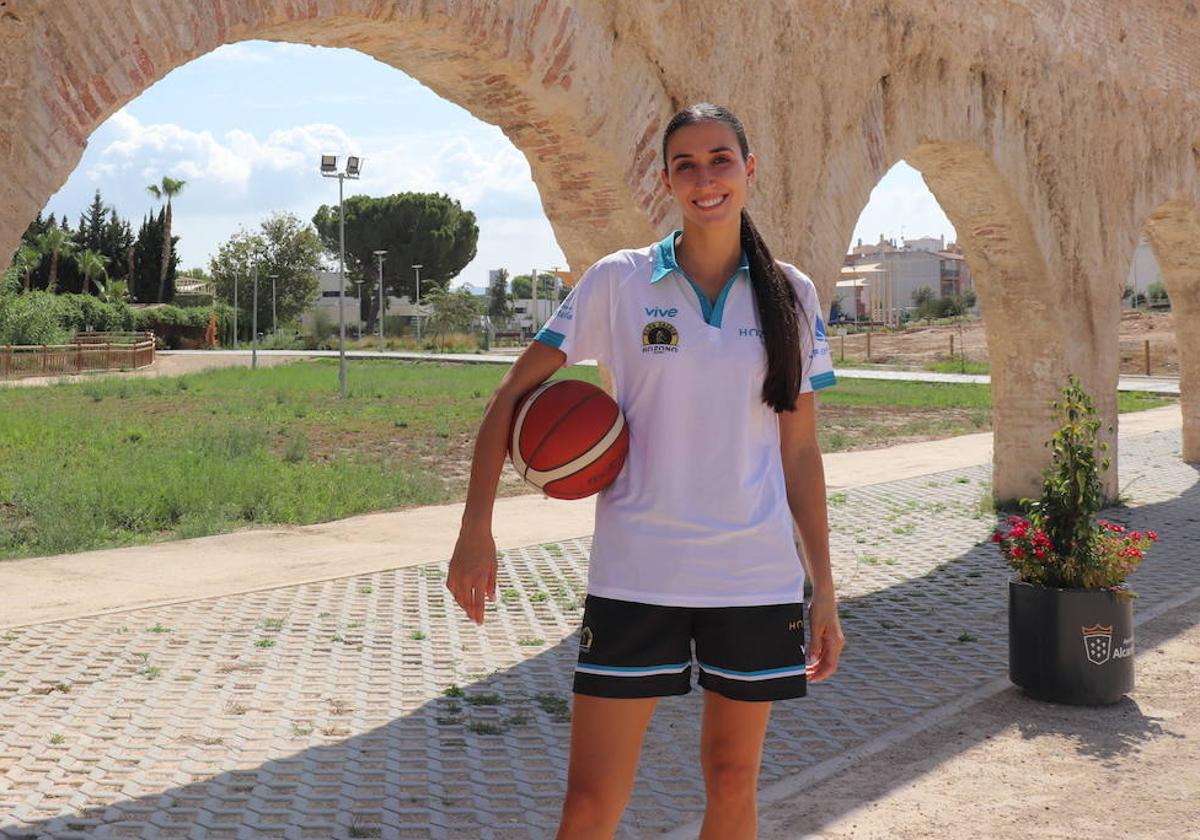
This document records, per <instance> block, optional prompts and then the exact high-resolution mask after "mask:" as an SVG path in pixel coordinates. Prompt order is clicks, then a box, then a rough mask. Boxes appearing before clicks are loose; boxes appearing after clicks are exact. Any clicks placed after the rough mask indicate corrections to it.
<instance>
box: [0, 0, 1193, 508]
mask: <svg viewBox="0 0 1200 840" xmlns="http://www.w3.org/2000/svg"><path fill="white" fill-rule="evenodd" d="M249 38H269V39H277V40H285V41H293V42H299V43H309V44H321V45H328V46H342V47H353V48H355V49H359V50H362V51H364V52H366V53H369V54H370V55H372V56H374V57H376V58H378V59H379V60H381V61H384V62H387V63H389V64H391V65H393V66H395V67H397V68H399V69H401V70H403V71H404V72H406V73H409V74H411V75H413V76H414V77H416V78H417V79H419V80H421V81H422V82H423V83H425V84H427V85H429V86H430V87H431V88H432V89H433V90H435V91H437V92H438V93H439V94H440V95H442V96H444V97H446V98H447V99H450V100H452V101H455V102H457V103H459V104H461V105H463V106H464V107H466V108H468V109H470V110H471V111H472V112H473V113H474V114H475V115H476V116H478V117H480V118H481V119H484V120H486V121H488V122H491V123H494V124H496V125H498V126H499V127H500V128H501V129H502V130H503V131H504V132H505V133H506V134H507V135H508V137H510V138H511V139H512V141H513V142H514V143H515V144H516V145H517V147H518V148H520V149H521V150H522V151H523V152H524V153H525V155H526V157H527V158H528V160H529V162H530V166H531V168H532V171H533V176H534V179H535V181H536V182H537V184H538V186H539V189H540V191H541V195H542V199H543V203H544V206H545V209H546V212H547V214H548V215H549V217H550V220H551V223H552V224H553V226H554V230H555V234H556V236H557V238H558V241H559V243H560V245H561V246H562V248H563V250H564V251H565V253H566V254H567V257H568V260H569V261H570V263H571V265H572V267H573V268H575V269H576V270H579V269H581V268H583V267H585V266H586V265H587V264H588V263H589V262H590V261H592V260H594V259H595V258H597V257H598V256H600V255H602V254H604V253H607V252H608V251H611V250H613V249H615V248H618V247H624V246H629V245H637V244H642V243H645V242H648V241H650V240H651V239H652V238H653V237H654V236H655V235H657V234H660V233H662V232H663V231H664V230H665V229H667V228H669V227H670V226H671V225H672V224H673V223H674V222H675V220H676V215H675V212H674V210H673V208H672V206H671V203H670V200H669V197H667V196H665V195H664V194H663V193H662V191H661V190H660V189H659V188H658V187H657V185H656V169H657V167H658V165H659V164H658V151H657V145H658V138H659V133H660V131H661V127H662V126H663V125H664V124H665V122H666V120H667V119H668V118H669V117H670V114H671V113H672V111H673V110H674V109H675V108H676V107H678V106H679V105H682V104H684V103H687V102H691V101H696V100H703V99H708V100H714V101H720V102H725V103H728V104H730V105H731V106H732V107H733V108H734V110H736V111H738V112H739V113H740V114H741V115H742V117H743V119H744V120H745V122H746V124H747V127H748V129H749V133H750V137H751V141H752V143H753V145H754V148H755V151H756V153H757V154H758V155H759V158H760V166H759V173H760V177H759V179H758V182H757V184H756V186H755V189H754V196H753V198H752V209H753V211H754V213H755V214H756V216H757V218H758V220H759V222H760V225H761V226H762V227H763V228H764V230H765V232H766V233H767V234H768V238H769V241H771V242H772V243H774V249H775V251H776V252H777V255H778V256H780V257H781V258H784V259H787V260H789V261H791V262H794V263H796V264H797V265H799V266H801V267H802V268H804V269H805V270H806V271H807V272H809V273H810V274H811V275H812V276H813V278H814V280H815V281H816V282H817V284H818V287H819V288H820V289H821V292H822V297H823V299H824V300H826V301H828V300H829V297H830V292H831V291H832V286H833V283H834V281H835V279H836V277H837V270H838V268H839V266H840V263H841V256H842V254H843V253H844V250H845V246H846V243H847V242H848V241H849V239H850V235H851V232H852V231H853V228H854V224H855V222H856V221H857V218H858V216H859V214H860V212H861V211H862V208H863V207H864V205H865V204H866V202H867V199H868V196H869V194H870V190H871V189H872V188H873V187H874V186H875V184H876V183H877V182H878V180H879V178H880V177H882V176H883V174H884V173H885V172H886V171H887V170H888V169H889V168H890V167H891V166H892V165H894V164H895V163H896V162H897V161H899V160H902V159H903V160H907V161H909V162H910V163H911V164H913V165H914V166H916V167H918V168H919V169H920V170H921V171H922V173H923V175H924V176H925V178H926V181H927V182H928V184H929V185H930V187H931V189H932V190H933V192H934V194H935V195H936V196H937V198H938V200H939V202H940V203H941V204H942V206H943V208H944V209H945V210H946V212H947V215H948V216H949V217H950V219H951V221H952V222H954V224H955V226H956V228H957V230H958V231H959V236H960V241H961V244H962V245H963V247H964V248H965V250H966V253H967V256H968V259H969V260H970V262H971V265H972V269H973V271H974V274H975V276H976V277H977V283H978V289H979V296H980V302H981V305H982V307H983V310H984V311H985V312H986V317H985V327H986V329H987V337H988V346H989V348H990V352H991V355H992V362H993V369H994V379H993V394H994V402H995V405H996V409H995V410H996V445H995V464H994V487H995V492H996V494H997V496H998V497H1000V498H1013V497H1018V496H1022V495H1030V494H1032V493H1033V491H1034V490H1035V489H1036V486H1037V476H1038V473H1039V472H1040V469H1041V467H1042V466H1043V465H1044V464H1045V462H1046V459H1047V457H1048V456H1047V452H1046V450H1045V449H1044V448H1043V446H1042V442H1043V441H1044V440H1046V439H1047V438H1048V437H1049V434H1050V432H1051V430H1052V426H1053V422H1052V417H1051V414H1050V411H1049V408H1048V403H1049V401H1050V400H1051V399H1052V398H1053V397H1055V396H1056V395H1057V393H1058V390H1059V388H1060V387H1061V385H1062V383H1063V381H1064V379H1065V377H1066V375H1067V374H1068V373H1071V372H1075V373H1078V374H1079V375H1080V376H1081V378H1082V379H1083V381H1084V384H1085V386H1086V387H1088V389H1089V390H1090V391H1091V392H1092V393H1093V394H1094V395H1095V397H1096V400H1097V404H1098V407H1099V408H1100V410H1101V411H1102V412H1103V414H1104V415H1105V416H1106V417H1107V418H1108V419H1109V420H1113V419H1115V414H1116V390H1115V384H1116V378H1117V363H1118V353H1117V339H1116V336H1117V324H1118V321H1119V299H1120V293H1121V291H1122V288H1123V284H1124V280H1125V277H1126V275H1127V271H1128V267H1129V264H1130V261H1131V259H1132V255H1133V250H1134V248H1135V246H1136V243H1137V239H1138V236H1139V233H1140V232H1141V231H1142V230H1143V228H1145V229H1148V231H1149V233H1150V238H1151V241H1152V243H1153V245H1154V247H1155V249H1156V252H1157V254H1158V257H1159V260H1160V262H1161V263H1162V264H1163V265H1164V267H1165V268H1166V271H1165V276H1166V282H1167V287H1168V291H1169V293H1170V295H1171V299H1172V301H1173V303H1174V315H1175V318H1177V319H1178V321H1177V326H1176V335H1177V336H1178V340H1179V342H1180V361H1181V368H1182V379H1183V384H1182V391H1183V405H1184V433H1183V457H1184V458H1185V459H1186V460H1188V461H1200V329H1196V328H1194V327H1192V325H1195V324H1197V323H1200V245H1197V242H1198V241H1200V215H1198V213H1197V199H1198V197H1200V181H1198V171H1200V11H1198V9H1197V4H1196V3H1194V2H1187V3H1178V4H1167V3H1158V4H1154V5H1153V8H1146V7H1145V5H1144V4H1138V5H1137V6H1136V7H1135V6H1133V5H1131V4H1127V3H1121V2H1118V0H1073V2H1069V3H1063V2H1061V0H1024V2H1000V3H996V2H983V0H963V2H956V3H953V4H934V3H930V2H913V1H910V0H888V1H887V2H884V0H861V2H854V3H849V4H829V3H825V2H821V0H764V2H761V3H754V4H732V5H731V4H728V3H724V4H722V3H718V2H716V0H696V2H692V3H688V4H687V5H686V11H685V7H684V5H683V4H681V3H679V2H656V3H645V2H641V0H507V2H505V0H423V2H418V0H104V1H103V2H101V0H80V2H71V3H53V4H50V3H42V2H35V0H0V115H2V116H0V161H2V162H3V164H4V166H5V172H6V175H7V177H6V178H5V179H4V180H3V182H2V183H0V250H3V251H5V252H10V251H12V250H13V249H14V248H15V245H16V243H17V241H18V238H19V236H20V232H21V230H23V229H24V227H25V225H26V224H27V223H28V220H29V219H30V218H31V217H32V216H33V215H34V214H35V213H36V211H37V210H38V208H40V207H42V206H43V205H44V203H45V201H46V200H47V198H48V197H49V196H50V195H51V194H52V193H53V192H54V191H55V190H56V189H57V188H58V187H59V186H60V185H61V184H62V183H63V182H64V181H65V180H66V178H67V176H68V175H69V173H70V171H71V170H72V168H73V167H74V166H75V165H76V163H77V162H78V160H79V158H80V155H81V154H82V151H83V147H84V144H85V143H86V140H87V138H88V136H89V135H90V134H91V133H92V131H93V130H94V129H95V128H96V127H97V126H98V125H99V124H100V122H102V121H103V120H104V119H105V118H107V117H108V116H109V115H111V114H112V113H113V112H114V111H115V110H116V109H118V108H120V107H121V106H122V105H124V104H125V103H126V102H128V101H130V100H131V99H133V98H134V97H136V96H137V95H138V94H139V93H141V91H143V90H145V88H146V87H148V86H149V85H150V84H152V83H153V82H155V81H156V80H158V79H159V78H161V77H162V76H163V75H165V74H166V73H167V72H169V71H170V70H172V69H174V68H175V67H178V66H179V65H181V64H183V63H186V62H187V61H190V60H191V59H193V58H196V57H198V56H200V55H203V54H205V53H206V52H208V51H210V50H212V49H214V48H216V47H218V46H220V45H222V44H226V43H230V42H233V41H239V40H245V39H249ZM1109 442H1110V443H1112V444H1113V445H1114V446H1115V445H1116V440H1115V438H1109ZM1108 482H1109V486H1108V489H1109V491H1110V492H1112V491H1115V489H1116V487H1117V486H1118V482H1119V477H1118V476H1117V475H1116V472H1115V471H1114V472H1113V473H1112V474H1110V476H1109V477H1108Z"/></svg>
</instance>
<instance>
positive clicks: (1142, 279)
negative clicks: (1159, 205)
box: [1121, 231, 1163, 308]
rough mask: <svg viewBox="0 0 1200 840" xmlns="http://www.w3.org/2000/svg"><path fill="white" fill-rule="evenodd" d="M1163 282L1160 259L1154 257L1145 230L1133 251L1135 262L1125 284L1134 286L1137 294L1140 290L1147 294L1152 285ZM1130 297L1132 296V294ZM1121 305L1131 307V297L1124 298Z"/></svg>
mask: <svg viewBox="0 0 1200 840" xmlns="http://www.w3.org/2000/svg"><path fill="white" fill-rule="evenodd" d="M1162 282H1163V276H1162V269H1161V268H1160V267H1159V265H1158V260H1156V259H1155V258H1154V251H1153V249H1152V248H1151V247H1150V240H1149V239H1147V238H1146V234H1145V232H1144V231H1143V233H1142V236H1141V238H1140V239H1138V244H1137V249H1136V250H1134V252H1133V262H1132V263H1130V266H1129V276H1128V277H1127V278H1126V280H1125V285H1126V286H1128V287H1130V288H1132V289H1133V291H1134V293H1135V294H1136V293H1138V292H1141V293H1142V294H1146V290H1147V289H1149V288H1150V287H1151V286H1152V285H1154V284H1155V283H1162ZM1130 297H1131V298H1132V296H1130ZM1121 305H1122V306H1123V307H1126V308H1129V307H1130V306H1132V303H1131V299H1129V298H1127V299H1126V300H1123V301H1122V302H1121Z"/></svg>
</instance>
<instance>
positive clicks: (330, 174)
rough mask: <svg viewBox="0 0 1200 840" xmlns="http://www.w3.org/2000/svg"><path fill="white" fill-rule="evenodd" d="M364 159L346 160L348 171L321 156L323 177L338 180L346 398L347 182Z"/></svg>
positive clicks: (341, 374)
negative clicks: (343, 170) (340, 168)
mask: <svg viewBox="0 0 1200 840" xmlns="http://www.w3.org/2000/svg"><path fill="white" fill-rule="evenodd" d="M361 170H362V158H360V157H357V156H355V155H351V156H350V157H348V158H347V159H346V171H345V172H341V171H339V170H338V168H337V156H336V155H322V156H321V176H322V177H324V178H337V179H338V395H339V396H340V397H341V398H342V399H345V398H346V208H345V181H346V179H347V178H358V175H359V172H360V171H361Z"/></svg>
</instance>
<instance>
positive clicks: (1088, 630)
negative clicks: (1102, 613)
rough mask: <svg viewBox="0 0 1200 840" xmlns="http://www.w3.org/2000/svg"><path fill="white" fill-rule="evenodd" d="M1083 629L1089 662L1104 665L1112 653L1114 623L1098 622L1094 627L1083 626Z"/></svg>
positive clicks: (1084, 647)
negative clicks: (1104, 623) (1103, 623)
mask: <svg viewBox="0 0 1200 840" xmlns="http://www.w3.org/2000/svg"><path fill="white" fill-rule="evenodd" d="M1080 630H1082V631H1083V649H1084V651H1085V652H1086V653H1087V658H1088V662H1091V663H1092V664H1093V665H1103V664H1104V663H1105V662H1107V661H1108V658H1109V656H1110V655H1111V654H1112V631H1113V629H1112V625H1111V624H1109V625H1107V626H1105V625H1102V624H1096V625H1093V626H1092V627H1081V628H1080Z"/></svg>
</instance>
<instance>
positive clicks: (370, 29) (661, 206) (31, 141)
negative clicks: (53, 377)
mask: <svg viewBox="0 0 1200 840" xmlns="http://www.w3.org/2000/svg"><path fill="white" fill-rule="evenodd" d="M5 5H6V6H7V10H6V11H5V13H4V15H3V17H2V19H0V106H2V108H0V110H2V112H3V113H5V114H6V115H7V119H6V120H5V121H4V122H3V123H0V160H2V161H3V162H4V163H5V164H6V169H7V172H8V176H9V177H8V178H6V179H5V180H4V182H3V183H2V184H0V206H2V207H3V208H5V209H4V211H3V212H2V213H0V251H3V252H4V253H6V254H7V253H10V252H12V251H13V250H14V249H15V246H16V243H17V241H18V239H19V237H20V234H21V232H22V231H23V230H24V228H25V225H26V224H27V223H28V221H29V219H30V218H32V217H33V216H34V215H35V213H36V212H37V210H39V209H40V208H41V207H43V206H44V205H45V202H46V201H47V200H48V198H49V197H50V195H52V194H53V193H54V191H55V190H56V189H57V188H58V187H59V186H61V185H62V183H64V182H65V180H66V178H67V177H68V175H69V174H70V172H71V170H72V169H73V168H74V167H75V165H76V164H77V163H78V161H79V159H80V157H81V156H82V153H83V148H84V146H85V145H86V142H87V138H88V137H89V136H90V135H91V133H92V132H93V131H94V130H95V128H96V127H97V126H98V125H99V124H100V123H101V122H102V121H103V120H105V119H107V118H108V117H109V116H110V115H111V114H112V113H114V112H115V111H116V110H117V109H119V108H120V107H121V106H122V105H124V104H125V103H127V102H129V101H130V100H131V99H133V98H134V97H136V96H137V95H138V94H140V93H141V92H142V91H143V90H145V89H146V88H147V87H149V86H150V85H151V84H153V83H154V82H155V81H157V80H158V79H160V78H161V77H162V76H164V75H165V74H166V73H168V72H170V71H171V70H172V69H174V68H176V67H179V66H180V65H182V64H185V63H187V62H188V61H191V60H193V59H195V58H197V57H199V56H201V55H204V54H205V53H208V52H210V51H211V50H213V49H216V48H217V47H219V46H222V45H224V44H229V43H234V42H237V41H243V40H248V39H265V40H275V41H288V42H294V43H300V44H311V45H315V46H330V47H350V48H353V49H356V50H359V51H361V52H363V53H366V54H367V55H370V56H372V57H373V58H376V59H378V60H379V61H382V62H384V63H386V64H389V65H391V66H393V67H396V68H397V69H399V70H402V71H403V72H405V73H408V74H409V75H411V76H413V77H414V78H416V79H417V80H419V81H420V82H422V83H423V84H425V85H427V86H428V87H430V88H431V89H433V90H434V91H435V92H437V93H438V94H439V95H441V96H443V97H445V98H446V99H449V100H451V101H453V102H455V103H457V104H459V105H461V106H463V107H464V108H466V109H467V110H469V111H470V112H471V113H472V114H473V115H475V116H477V117H478V118H480V119H482V120H484V121H486V122H489V123H492V124H494V125H497V126H498V127H499V128H500V129H501V130H502V131H503V132H504V133H505V135H507V136H508V138H509V139H510V140H511V141H512V142H513V143H514V145H516V146H517V148H518V149H520V150H521V151H522V152H523V153H524V154H525V156H526V158H527V159H528V161H529V164H530V168H531V170H532V174H533V179H534V182H535V183H536V185H537V187H538V189H539V192H540V194H541V197H542V202H543V206H544V209H545V211H546V215H547V216H548V217H549V219H550V222H551V225H552V226H553V228H554V232H555V235H556V237H557V238H558V242H559V245H560V246H561V247H562V249H563V251H564V253H565V254H566V256H567V259H568V262H569V263H570V264H571V265H572V267H574V268H575V269H576V270H579V269H581V268H582V267H585V266H586V265H587V264H588V263H589V262H591V261H593V260H595V259H596V258H598V257H599V256H601V255H603V254H604V253H607V252H609V251H612V250H614V249H616V248H618V247H624V246H628V244H629V243H631V242H648V241H650V240H651V239H652V238H653V235H654V231H655V224H656V222H661V221H662V219H663V218H664V216H665V215H666V213H667V212H668V210H669V208H668V207H667V205H666V203H665V201H664V198H665V197H664V196H663V195H662V194H661V191H659V190H658V189H657V183H656V180H655V171H654V168H655V167H654V159H655V148H654V147H655V142H656V140H657V136H658V132H659V130H660V128H661V126H662V125H663V124H664V122H665V120H666V119H667V118H669V116H670V110H671V102H670V98H669V97H668V96H667V95H666V94H665V93H664V92H663V89H662V85H661V81H660V79H659V78H658V76H657V75H656V74H655V73H654V72H653V71H652V70H651V69H650V68H649V67H648V64H647V62H646V60H645V58H644V57H643V56H641V55H639V54H637V51H636V49H634V48H631V47H630V46H628V45H625V44H622V43H620V42H619V40H618V39H617V38H616V37H615V34H614V32H613V30H612V26H611V23H610V22H609V21H608V20H607V18H606V16H605V14H604V4H602V3H600V2H598V0H592V2H585V3H579V2H573V3H572V2H567V0H517V2H513V3H507V4H498V3H494V2H488V1H487V0H399V2H383V1H382V0H286V2H280V0H206V2H201V3H196V2H193V0H164V1H163V2H155V3H146V2H140V0H116V2H113V3H106V4H100V3H63V4H52V5H49V6H45V7H43V8H36V7H35V5H34V4H33V3H32V2H29V1H28V0H7V2H6V3H5ZM618 68H619V72H618ZM631 126H634V127H636V130H630V127H631ZM314 169H315V163H314ZM314 177H315V172H314Z"/></svg>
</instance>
